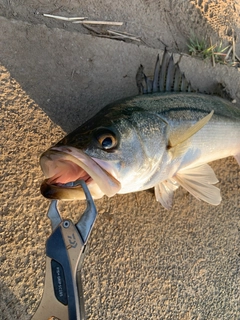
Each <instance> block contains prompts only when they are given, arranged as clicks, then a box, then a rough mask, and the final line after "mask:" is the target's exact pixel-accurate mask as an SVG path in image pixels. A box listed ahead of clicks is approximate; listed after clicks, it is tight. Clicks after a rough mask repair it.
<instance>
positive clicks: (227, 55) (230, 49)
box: [225, 46, 233, 60]
mask: <svg viewBox="0 0 240 320" xmlns="http://www.w3.org/2000/svg"><path fill="white" fill-rule="evenodd" d="M232 48H233V47H232V46H230V48H229V50H228V52H227V54H226V57H225V60H227V59H228V58H229V55H230V53H231V51H232Z"/></svg>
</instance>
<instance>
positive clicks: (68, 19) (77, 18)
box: [43, 13, 87, 21]
mask: <svg viewBox="0 0 240 320" xmlns="http://www.w3.org/2000/svg"><path fill="white" fill-rule="evenodd" d="M43 15H44V17H48V18H54V19H58V20H64V21H75V20H84V19H87V17H69V18H67V17H62V16H55V15H53V14H48V13H44V14H43Z"/></svg>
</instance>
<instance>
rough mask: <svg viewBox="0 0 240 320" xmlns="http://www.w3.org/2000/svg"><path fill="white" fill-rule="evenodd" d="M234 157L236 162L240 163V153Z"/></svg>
mask: <svg viewBox="0 0 240 320" xmlns="http://www.w3.org/2000/svg"><path fill="white" fill-rule="evenodd" d="M234 158H235V159H236V160H237V163H238V164H239V165H240V153H239V154H236V155H235V156H234Z"/></svg>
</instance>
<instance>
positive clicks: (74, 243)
mask: <svg viewBox="0 0 240 320" xmlns="http://www.w3.org/2000/svg"><path fill="white" fill-rule="evenodd" d="M68 241H69V244H70V245H71V247H72V248H76V246H77V241H76V238H75V235H74V233H73V234H72V235H71V236H68Z"/></svg>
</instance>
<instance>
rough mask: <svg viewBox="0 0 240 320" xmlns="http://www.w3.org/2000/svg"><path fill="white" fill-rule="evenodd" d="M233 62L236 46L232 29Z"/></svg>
mask: <svg viewBox="0 0 240 320" xmlns="http://www.w3.org/2000/svg"><path fill="white" fill-rule="evenodd" d="M232 47H233V62H235V56H236V46H235V37H234V31H233V44H232Z"/></svg>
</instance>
